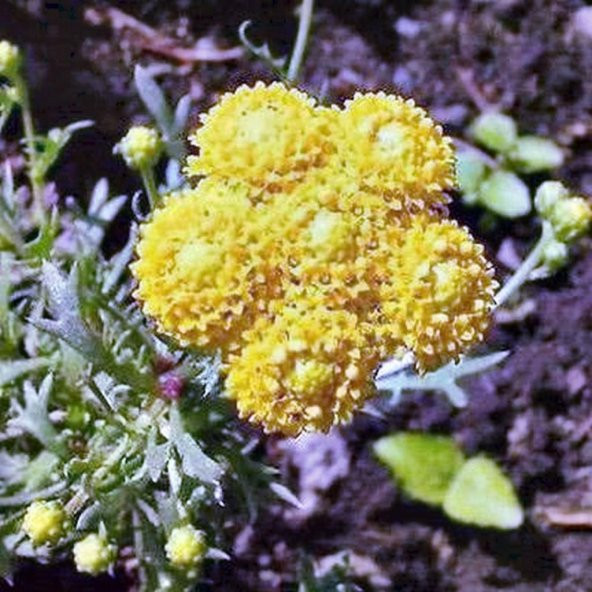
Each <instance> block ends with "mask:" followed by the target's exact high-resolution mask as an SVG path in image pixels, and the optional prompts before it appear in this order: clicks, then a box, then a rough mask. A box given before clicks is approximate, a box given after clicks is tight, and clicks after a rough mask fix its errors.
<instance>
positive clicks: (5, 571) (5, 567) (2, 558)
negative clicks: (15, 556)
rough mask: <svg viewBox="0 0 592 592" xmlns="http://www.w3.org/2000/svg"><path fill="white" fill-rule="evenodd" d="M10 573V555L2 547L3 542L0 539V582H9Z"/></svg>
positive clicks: (11, 569)
mask: <svg viewBox="0 0 592 592" xmlns="http://www.w3.org/2000/svg"><path fill="white" fill-rule="evenodd" d="M12 571H13V568H12V561H11V559H10V555H9V553H8V551H7V550H6V547H5V546H4V542H3V541H2V539H0V581H1V580H9V579H10V578H11V576H12Z"/></svg>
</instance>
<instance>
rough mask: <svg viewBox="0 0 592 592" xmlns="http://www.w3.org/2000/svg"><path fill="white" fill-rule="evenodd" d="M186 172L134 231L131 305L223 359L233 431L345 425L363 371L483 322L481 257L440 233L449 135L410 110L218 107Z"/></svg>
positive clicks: (439, 348) (453, 338)
mask: <svg viewBox="0 0 592 592" xmlns="http://www.w3.org/2000/svg"><path fill="white" fill-rule="evenodd" d="M191 141H192V142H193V144H194V145H195V146H196V147H197V148H199V153H198V154H197V155H196V156H192V157H190V158H189V160H188V164H187V172H188V174H189V175H191V176H202V177H204V178H202V179H201V180H200V181H199V182H198V183H197V185H196V187H195V188H193V189H191V190H186V191H183V192H180V193H176V194H173V195H170V196H168V197H167V198H166V199H165V201H164V206H163V207H162V208H160V209H158V210H157V211H156V212H154V215H153V217H152V219H151V220H150V221H149V222H148V223H146V224H145V225H144V226H143V228H142V232H141V239H140V242H139V245H138V248H137V253H138V259H137V261H136V262H135V263H134V265H133V271H134V274H135V276H136V278H137V280H138V289H137V292H136V297H137V298H138V299H139V300H140V301H142V303H143V306H144V311H145V312H146V314H148V315H149V316H151V317H152V318H154V319H155V320H156V322H157V324H158V327H159V329H160V330H161V331H163V332H164V333H166V334H168V335H172V336H174V337H176V338H177V339H178V340H179V341H180V342H181V343H182V344H184V345H196V346H199V347H200V348H203V349H205V350H209V351H212V350H215V349H220V350H221V351H222V354H223V359H224V362H225V372H226V375H227V379H226V387H227V391H228V393H229V395H230V396H231V397H232V398H233V399H235V400H236V402H237V406H238V409H239V413H240V415H241V417H245V418H249V419H251V420H252V421H255V422H257V423H261V424H262V425H263V426H264V428H265V429H266V430H267V431H280V432H282V433H285V434H289V435H297V434H299V433H300V432H302V431H312V430H315V431H316V430H327V429H329V428H330V427H331V426H332V425H334V424H336V423H340V422H344V421H347V420H348V419H349V418H350V416H351V414H352V412H353V411H354V410H355V409H357V408H359V407H360V406H361V405H362V404H363V402H364V401H365V400H366V399H367V398H368V397H369V396H370V395H371V394H372V393H373V371H374V370H375V369H376V367H377V366H378V364H379V363H380V362H381V361H382V360H384V359H386V358H388V357H390V356H399V355H402V353H403V352H405V351H408V350H411V351H412V352H413V353H414V354H415V358H416V364H417V368H418V370H419V371H420V372H424V371H426V370H431V369H434V368H437V367H438V366H440V365H441V364H443V363H445V362H447V361H449V360H455V359H458V357H459V356H460V354H462V353H463V352H464V351H466V350H467V348H468V347H469V346H471V345H472V344H474V343H476V342H478V341H479V340H480V339H481V338H482V336H483V332H484V330H485V329H486V327H487V324H488V317H489V312H490V310H491V307H492V305H493V292H494V290H495V287H496V284H495V282H494V280H493V279H492V275H493V274H492V269H491V267H490V265H489V264H488V263H487V261H486V260H485V259H484V257H483V249H482V247H480V246H479V245H477V244H476V243H475V242H474V241H473V239H472V238H471V236H470V235H469V234H468V233H467V231H466V230H464V229H463V228H460V227H458V226H457V225H456V224H455V223H454V222H451V221H449V220H444V219H442V217H443V212H444V208H443V207H442V205H443V204H445V203H446V201H447V199H446V195H445V193H444V191H445V190H446V189H449V188H451V187H452V186H453V184H454V172H453V171H454V153H453V149H452V145H451V142H450V140H449V138H447V137H445V136H444V135H443V133H442V129H441V128H440V127H439V126H437V125H435V124H434V122H433V121H432V120H431V119H430V118H429V117H428V116H427V114H426V112H425V111H423V110H422V109H420V108H418V107H416V106H415V104H414V103H413V101H410V100H407V101H406V100H403V99H401V98H399V97H394V96H388V95H385V94H383V93H378V94H372V93H370V94H365V95H356V96H355V97H354V99H353V100H351V101H349V102H347V103H346V104H345V106H344V107H343V108H342V109H337V108H332V109H328V108H324V107H319V106H316V105H315V103H314V101H313V100H312V99H310V98H308V97H307V96H306V95H304V94H303V93H301V92H298V91H295V90H288V89H287V88H286V87H284V86H283V85H281V84H272V85H269V86H265V85H263V84H261V83H259V84H257V85H255V87H253V88H249V87H246V86H244V87H241V88H239V89H238V90H237V91H236V92H235V93H233V94H228V95H225V96H224V97H222V99H221V100H220V101H219V103H218V105H217V106H215V107H214V108H213V109H212V110H211V111H210V112H209V113H207V114H206V115H205V116H204V117H203V118H202V125H201V127H200V128H199V129H198V130H197V131H196V132H195V134H194V135H193V136H192V137H191Z"/></svg>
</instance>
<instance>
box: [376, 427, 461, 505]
mask: <svg viewBox="0 0 592 592" xmlns="http://www.w3.org/2000/svg"><path fill="white" fill-rule="evenodd" d="M374 452H375V453H376V456H378V458H379V459H380V460H381V461H382V462H383V463H384V464H385V465H387V466H388V467H389V468H390V469H391V471H392V472H393V474H394V475H395V476H396V477H397V479H398V480H399V482H400V484H401V487H402V488H403V489H404V490H405V492H406V493H407V494H408V495H409V497H412V498H413V499H416V500H419V501H421V502H425V503H426V504H432V505H436V506H439V505H441V504H442V503H444V498H445V497H446V492H447V491H448V489H449V488H450V485H451V483H452V480H453V479H454V476H455V475H456V473H457V472H458V471H459V470H460V468H461V467H462V465H463V463H464V462H465V457H464V455H463V453H462V451H461V450H460V448H459V447H458V446H457V444H456V443H455V442H454V440H452V438H447V437H445V436H434V435H430V434H419V433H417V434H415V433H404V434H394V435H392V436H387V437H386V438H381V439H380V440H378V442H376V444H375V445H374Z"/></svg>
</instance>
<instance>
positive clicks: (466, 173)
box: [456, 151, 487, 202]
mask: <svg viewBox="0 0 592 592" xmlns="http://www.w3.org/2000/svg"><path fill="white" fill-rule="evenodd" d="M486 171H487V167H486V166H485V163H484V162H483V160H482V159H481V158H479V156H478V155H476V154H474V153H472V152H469V151H465V152H460V153H459V154H458V155H457V159H456V176H457V179H458V186H459V188H460V190H461V191H462V193H463V194H464V195H463V199H465V201H469V202H470V201H473V200H471V198H470V196H472V195H475V196H476V194H477V191H478V190H479V186H480V185H481V182H482V181H483V179H484V178H485V173H486Z"/></svg>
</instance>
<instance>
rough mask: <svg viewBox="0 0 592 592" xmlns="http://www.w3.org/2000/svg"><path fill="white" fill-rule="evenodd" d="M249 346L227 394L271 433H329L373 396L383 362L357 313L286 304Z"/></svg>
mask: <svg viewBox="0 0 592 592" xmlns="http://www.w3.org/2000/svg"><path fill="white" fill-rule="evenodd" d="M245 341H246V343H247V345H246V346H245V347H244V348H243V349H242V352H241V354H240V355H238V356H235V357H232V358H231V360H230V364H229V369H228V378H227V381H226V387H227V390H228V393H229V395H230V396H231V397H232V398H234V399H235V400H236V402H237V407H238V411H239V414H240V416H241V417H244V418H249V419H250V420H252V421H255V422H256V423H260V424H262V425H263V427H264V428H265V430H266V431H268V432H274V431H279V432H282V433H283V434H286V435H291V436H296V435H298V434H300V433H301V432H303V431H327V430H328V429H329V428H330V427H331V426H332V425H334V424H338V423H344V422H347V421H349V419H350V418H351V415H352V412H353V410H354V409H357V408H359V407H360V406H361V404H362V403H363V401H365V400H366V399H367V398H368V397H369V396H371V395H372V394H373V393H374V388H373V385H372V370H373V369H374V368H375V367H376V365H377V363H378V357H377V354H376V351H375V350H373V349H372V348H371V347H370V346H369V345H370V344H369V341H368V340H367V339H366V337H365V335H364V332H363V330H362V327H361V325H360V324H359V321H358V318H357V317H356V315H354V314H352V313H348V312H345V311H339V310H338V311H335V310H328V309H326V308H324V307H322V306H317V307H313V308H310V307H309V306H308V305H307V304H300V305H298V304H295V305H292V306H291V305H289V304H286V305H285V306H284V307H283V310H282V312H281V313H279V314H278V316H277V317H276V318H275V321H274V322H273V323H269V322H267V321H265V320H260V321H258V322H257V323H256V324H255V327H254V328H253V329H252V330H251V331H248V332H247V333H246V339H245Z"/></svg>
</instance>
